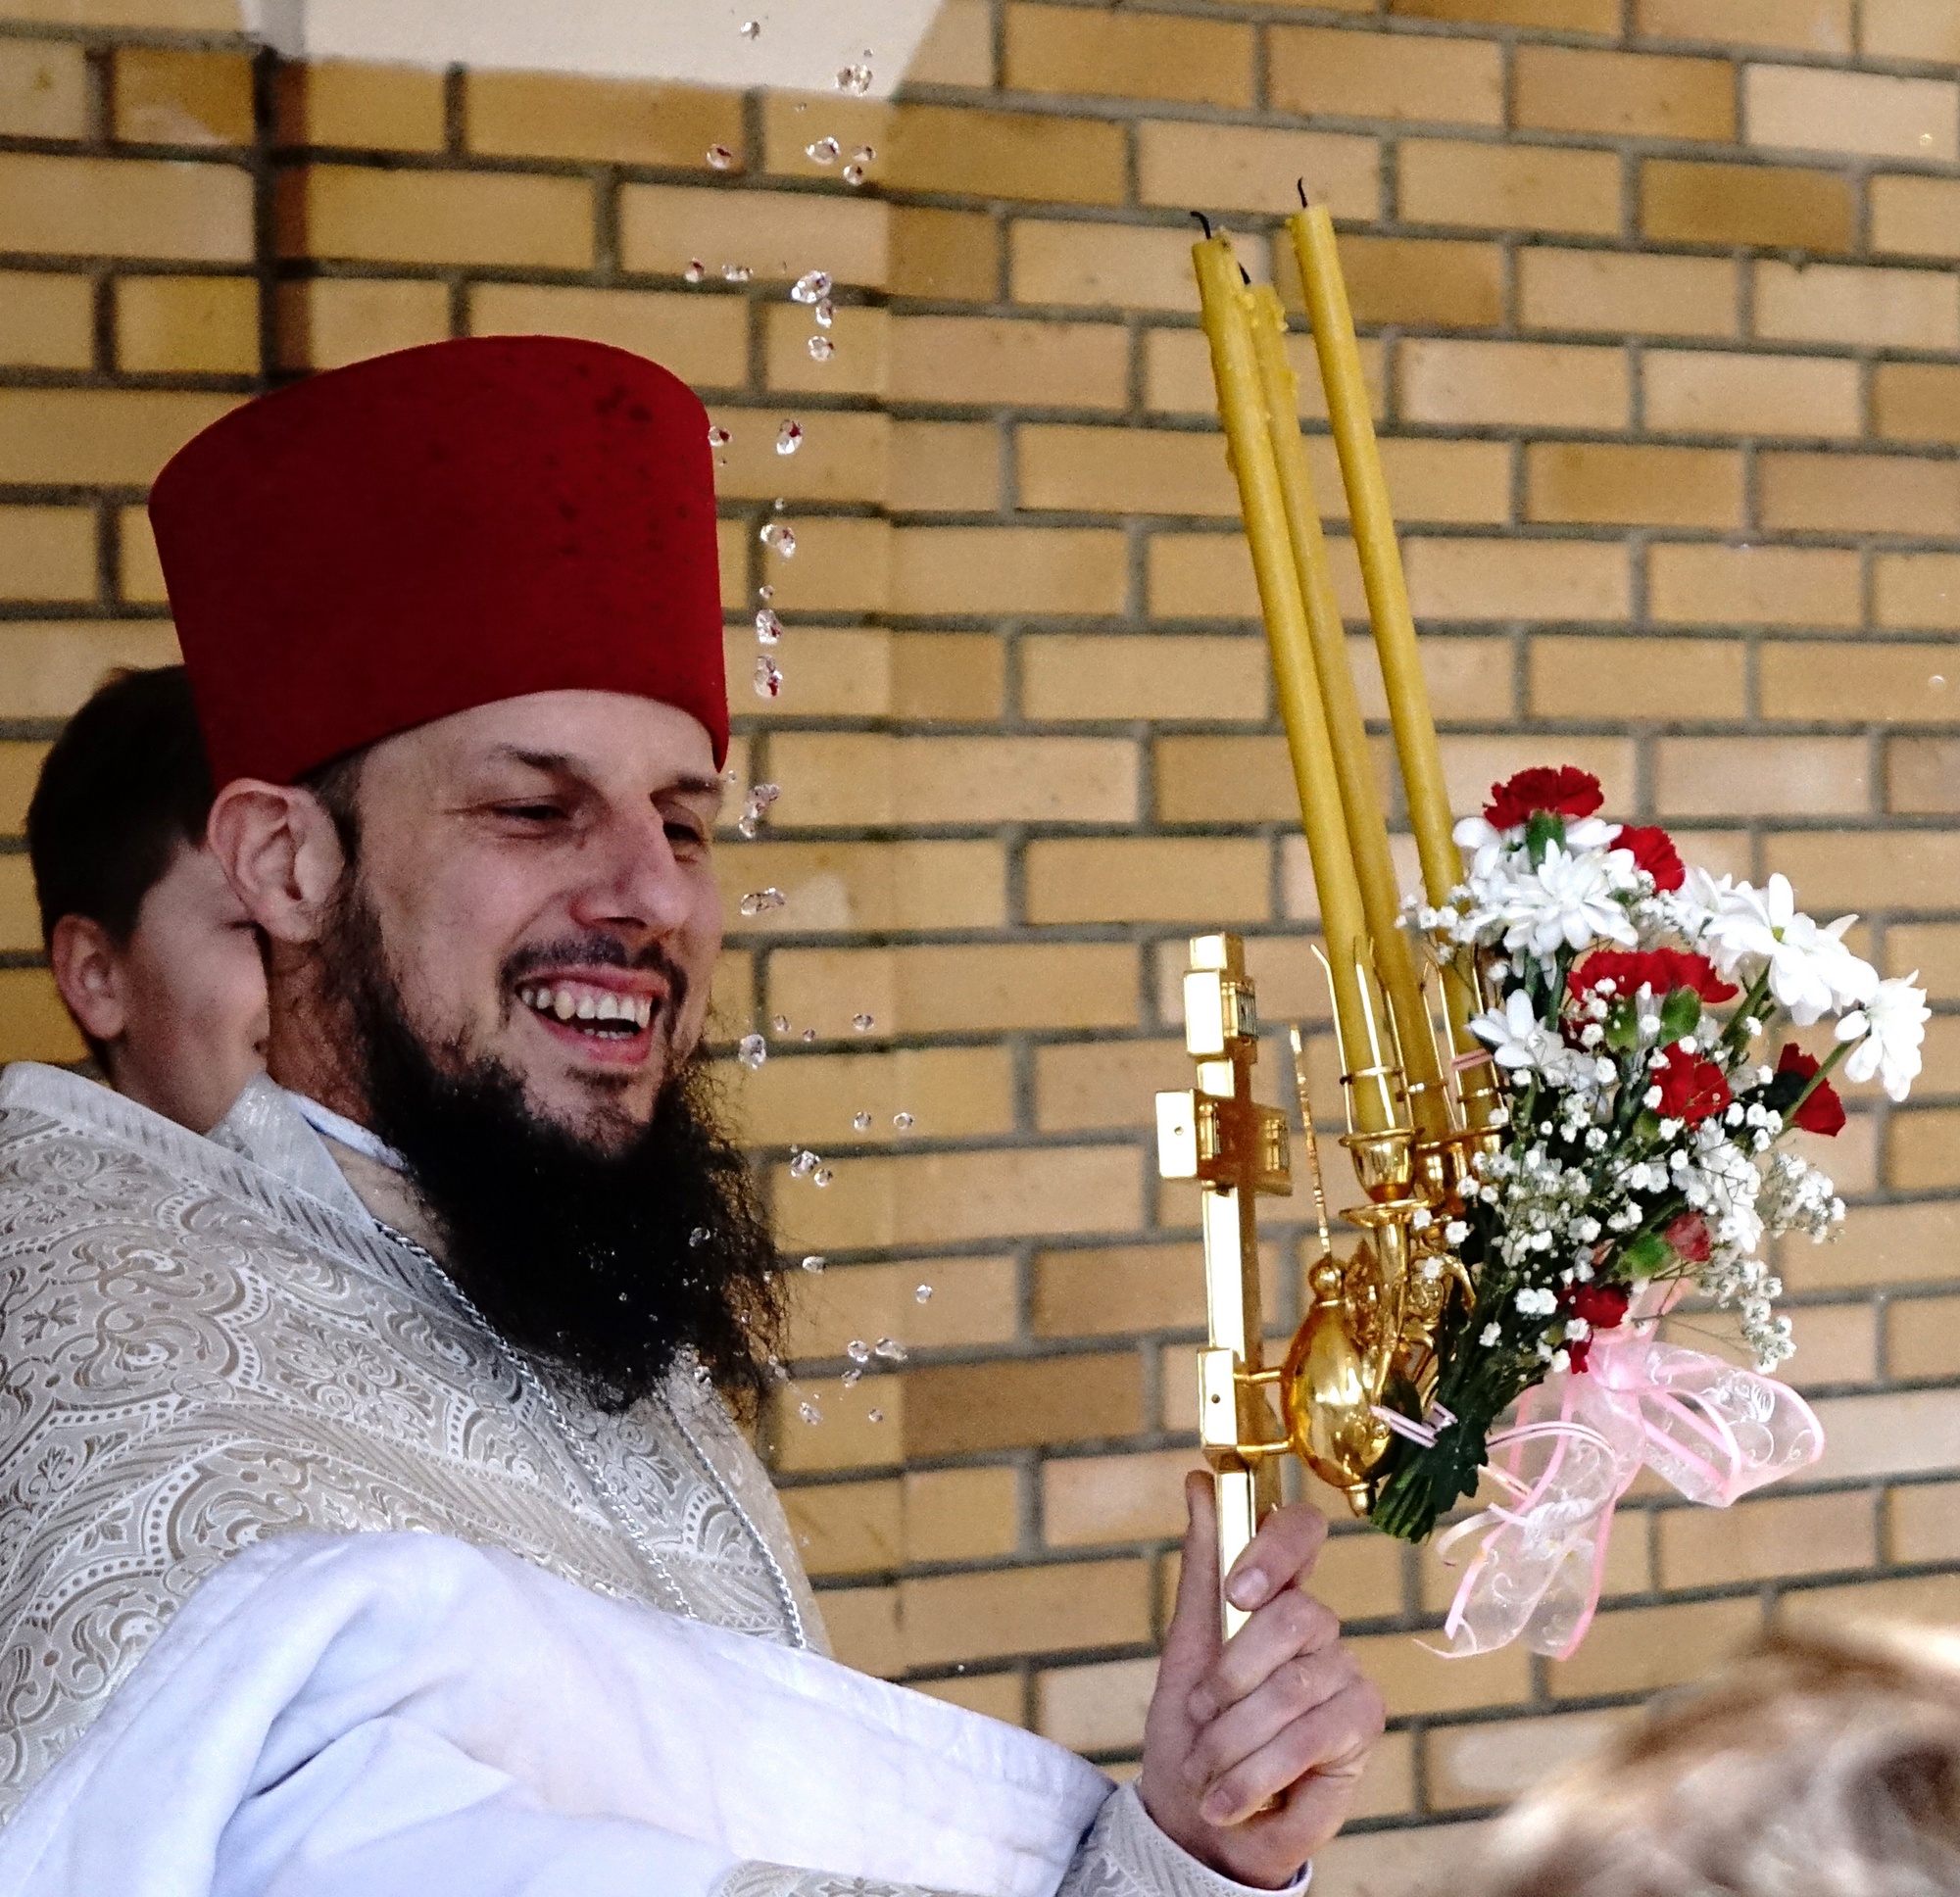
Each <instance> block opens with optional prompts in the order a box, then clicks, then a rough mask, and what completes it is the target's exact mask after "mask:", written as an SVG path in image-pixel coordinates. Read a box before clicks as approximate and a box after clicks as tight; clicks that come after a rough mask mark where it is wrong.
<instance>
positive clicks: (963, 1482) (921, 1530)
mask: <svg viewBox="0 0 1960 1897" xmlns="http://www.w3.org/2000/svg"><path fill="white" fill-rule="evenodd" d="M1019 1498H1020V1483H1019V1478H1018V1476H1017V1475H1016V1472H1015V1471H1013V1470H1011V1469H927V1470H916V1471H913V1472H911V1473H909V1474H907V1476H906V1477H905V1478H904V1483H903V1486H902V1488H901V1491H900V1500H901V1503H902V1507H903V1514H904V1521H905V1533H906V1551H907V1555H908V1556H909V1557H910V1559H911V1560H913V1561H973V1560H979V1559H981V1558H984V1557H985V1556H987V1555H992V1554H1006V1553H1009V1552H1011V1550H1012V1549H1013V1548H1014V1547H1015V1545H1016V1544H1017V1543H1018V1541H1019V1539H1020V1510H1019Z"/></svg>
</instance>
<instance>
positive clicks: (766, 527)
mask: <svg viewBox="0 0 1960 1897" xmlns="http://www.w3.org/2000/svg"><path fill="white" fill-rule="evenodd" d="M756 538H757V539H758V540H760V542H761V543H762V545H763V546H764V547H766V548H768V549H769V550H770V552H771V553H777V554H780V555H781V556H782V557H783V558H784V559H796V550H797V537H796V531H795V529H794V528H791V527H786V526H784V524H783V523H782V522H781V521H780V520H765V521H763V522H762V530H761V532H760V533H759V534H758V535H757V536H756Z"/></svg>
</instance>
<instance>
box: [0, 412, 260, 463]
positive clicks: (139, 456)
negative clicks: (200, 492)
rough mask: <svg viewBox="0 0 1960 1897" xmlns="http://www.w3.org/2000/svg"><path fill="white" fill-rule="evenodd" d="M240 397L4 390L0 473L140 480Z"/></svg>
mask: <svg viewBox="0 0 1960 1897" xmlns="http://www.w3.org/2000/svg"><path fill="white" fill-rule="evenodd" d="M237 403H238V398H237V397H236V396H229V395H182V394H174V393H169V392H166V391H164V390H161V389H144V390H123V389H113V390H112V389H8V390H4V391H0V480H4V481H31V482H51V483H59V484H62V485H69V484H79V483H84V482H101V483H106V484H113V485H120V486H142V485H144V484H145V483H147V482H148V481H149V480H150V478H151V477H152V476H153V475H154V474H155V473H156V471H157V469H158V468H160V467H161V466H163V464H164V462H167V461H168V460H169V459H170V458H171V456H172V455H173V454H175V453H176V451H177V450H178V449H179V448H181V447H182V446H183V444H184V443H185V442H186V441H188V440H189V439H190V438H191V436H192V435H194V434H196V433H197V432H198V430H199V429H201V428H204V427H208V426H209V425H210V424H211V423H212V422H214V421H216V420H217V419H218V417H219V416H220V415H221V414H223V413H225V411H226V410H228V409H232V408H235V407H236V406H237Z"/></svg>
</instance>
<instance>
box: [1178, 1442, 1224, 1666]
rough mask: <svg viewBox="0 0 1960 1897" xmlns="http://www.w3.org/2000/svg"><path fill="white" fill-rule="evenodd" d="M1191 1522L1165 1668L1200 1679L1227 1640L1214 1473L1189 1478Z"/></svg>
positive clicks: (1186, 1499)
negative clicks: (1222, 1621)
mask: <svg viewBox="0 0 1960 1897" xmlns="http://www.w3.org/2000/svg"><path fill="white" fill-rule="evenodd" d="M1184 1503H1185V1510H1186V1514H1187V1516H1188V1518H1189V1519H1188V1522H1187V1525H1186V1528H1185V1531H1184V1552H1183V1558H1182V1560H1181V1562H1180V1564H1179V1570H1178V1578H1177V1605H1176V1607H1175V1609H1173V1611H1172V1615H1171V1624H1170V1629H1169V1631H1168V1632H1167V1633H1166V1634H1165V1636H1164V1649H1163V1668H1164V1671H1166V1672H1173V1673H1176V1674H1178V1675H1179V1676H1181V1677H1183V1678H1189V1679H1190V1680H1193V1681H1196V1680H1197V1678H1198V1677H1199V1676H1200V1675H1201V1673H1202V1672H1203V1671H1204V1669H1205V1668H1206V1667H1208V1666H1209V1665H1210V1664H1211V1661H1212V1659H1213V1657H1214V1656H1215V1655H1216V1654H1217V1652H1218V1650H1219V1648H1220V1647H1221V1646H1222V1645H1223V1644H1224V1632H1223V1629H1221V1627H1220V1625H1219V1610H1218V1502H1217V1497H1216V1495H1215V1494H1214V1492H1213V1490H1212V1484H1211V1478H1210V1477H1209V1476H1208V1475H1205V1474H1202V1473H1201V1472H1199V1471H1193V1473H1192V1474H1191V1475H1189V1476H1187V1477H1186V1478H1185V1479H1184Z"/></svg>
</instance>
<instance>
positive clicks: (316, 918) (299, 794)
mask: <svg viewBox="0 0 1960 1897" xmlns="http://www.w3.org/2000/svg"><path fill="white" fill-rule="evenodd" d="M205 840H206V842H207V843H209V844H210V846H211V852H212V854H213V855H214V856H216V857H217V858H218V864H219V867H220V868H221V869H222V870H223V872H224V879H225V881H226V882H228V883H229V884H230V885H231V888H232V892H233V894H235V895H236V896H237V898H238V900H239V901H241V902H242V903H244V905H245V911H246V913H247V914H248V915H249V916H251V918H252V920H253V921H254V922H256V923H257V924H258V925H259V927H260V928H262V929H264V930H265V932H266V933H267V934H268V935H269V936H270V937H271V939H272V940H273V941H274V942H283V943H292V944H302V943H309V942H315V941H318V940H319V935H320V932H321V930H322V928H323V926H324V924H325V920H326V915H327V911H328V909H329V907H330V905H331V903H332V901H333V899H334V896H335V894H336V893H337V892H338V890H339V888H340V880H341V877H342V875H343V874H344V873H345V871H346V868H347V859H346V856H345V855H344V854H343V852H342V851H341V848H340V833H339V831H338V830H336V829H335V827H334V823H333V818H332V817H331V816H330V815H329V814H328V812H327V809H326V806H325V805H324V804H323V803H320V801H319V799H318V798H317V797H315V796H314V794H313V793H312V792H311V791H309V790H306V789H304V788H303V787H301V786H300V785H297V784H267V783H264V782H262V781H261V780H259V779H258V778H256V777H239V778H234V779H233V780H232V781H231V782H230V783H229V784H227V785H225V787H224V788H223V790H221V791H220V792H219V794H218V799H217V802H216V803H213V804H212V806H211V821H210V823H209V825H208V826H207V828H206V830H205Z"/></svg>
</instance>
